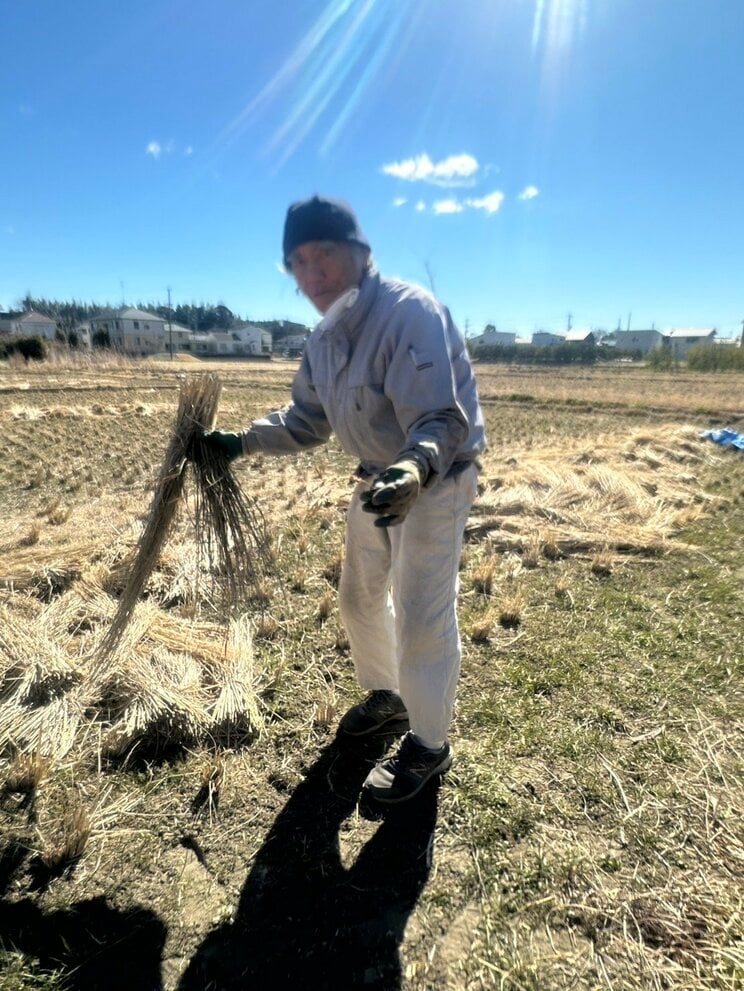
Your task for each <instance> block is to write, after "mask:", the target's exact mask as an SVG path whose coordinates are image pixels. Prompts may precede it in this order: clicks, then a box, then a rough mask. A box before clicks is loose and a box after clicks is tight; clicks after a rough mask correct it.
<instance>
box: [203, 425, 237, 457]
mask: <svg viewBox="0 0 744 991" xmlns="http://www.w3.org/2000/svg"><path fill="white" fill-rule="evenodd" d="M201 439H202V441H203V442H204V443H205V444H206V445H207V446H208V447H211V448H212V450H214V451H215V452H217V451H218V452H219V453H220V454H222V455H223V456H225V457H226V458H227V460H228V461H233V460H234V459H235V458H237V457H240V455H241V454H242V453H243V438H242V437H241V436H240V434H231V433H228V431H227V430H205V431H204V433H203V434H202V437H201Z"/></svg>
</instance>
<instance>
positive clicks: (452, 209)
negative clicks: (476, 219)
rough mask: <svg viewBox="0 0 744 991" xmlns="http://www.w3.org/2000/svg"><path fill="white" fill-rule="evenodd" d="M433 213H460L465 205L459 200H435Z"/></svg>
mask: <svg viewBox="0 0 744 991" xmlns="http://www.w3.org/2000/svg"><path fill="white" fill-rule="evenodd" d="M433 209H434V213H436V214H440V213H462V211H463V210H464V209H465V207H464V206H463V205H462V203H460V201H459V200H451V199H450V200H435V201H434V207H433Z"/></svg>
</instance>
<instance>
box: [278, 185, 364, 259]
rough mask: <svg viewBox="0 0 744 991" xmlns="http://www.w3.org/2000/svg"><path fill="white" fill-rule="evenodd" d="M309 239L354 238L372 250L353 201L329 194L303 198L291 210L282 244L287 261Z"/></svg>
mask: <svg viewBox="0 0 744 991" xmlns="http://www.w3.org/2000/svg"><path fill="white" fill-rule="evenodd" d="M306 241H350V242H352V243H353V244H359V245H361V246H362V247H363V248H366V249H367V250H368V251H369V250H370V248H369V242H368V241H367V238H366V237H365V236H364V234H363V233H362V229H361V227H360V226H359V221H358V220H357V218H356V214H355V213H354V211H353V210H352V209H351V207H350V206H349V204H348V203H345V202H344V201H343V200H332V199H329V198H327V197H325V196H313V197H311V198H310V199H309V200H300V201H299V202H297V203H293V204H292V206H291V207H290V208H289V210H287V218H286V220H285V221H284V241H283V245H282V246H283V250H284V264H285V265H288V264H289V256H290V255H291V254H292V252H293V251H294V249H295V248H299V246H300V245H301V244H304V243H305V242H306Z"/></svg>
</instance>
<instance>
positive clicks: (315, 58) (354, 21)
mask: <svg viewBox="0 0 744 991" xmlns="http://www.w3.org/2000/svg"><path fill="white" fill-rule="evenodd" d="M416 6H417V5H416V4H414V3H411V2H410V0H407V2H405V3H402V2H400V0H331V2H330V3H329V4H328V5H327V6H326V8H325V9H324V10H323V12H322V14H321V15H320V17H319V18H318V19H317V21H316V22H315V24H314V25H313V26H312V28H311V29H310V30H309V31H308V32H307V34H306V35H305V36H304V37H303V38H302V40H301V41H300V43H299V44H298V45H297V47H296V48H295V50H294V51H293V52H292V53H291V55H290V56H289V57H288V58H287V60H286V61H285V63H284V64H283V65H282V66H281V67H280V68H279V70H278V71H277V72H276V73H275V75H274V76H273V78H272V79H271V80H270V81H269V82H268V83H267V84H266V85H265V86H264V87H263V88H262V89H261V90H260V92H259V93H257V94H256V95H255V96H254V97H253V98H252V99H251V100H250V101H249V103H248V104H247V105H246V106H245V107H244V108H243V109H242V110H241V111H240V113H239V114H237V115H236V116H235V117H234V118H233V120H232V121H230V123H229V124H228V125H227V126H226V127H225V128H224V129H223V130H222V132H221V133H220V135H219V137H218V138H217V141H216V147H215V151H217V152H218V153H219V152H224V151H226V150H227V148H228V147H229V146H230V145H232V144H233V143H234V142H235V141H237V140H238V139H239V138H241V137H242V136H243V135H244V134H245V132H246V131H247V130H248V128H249V127H251V126H252V125H253V124H254V123H255V122H256V121H257V119H258V118H259V116H261V115H262V114H264V113H267V112H268V111H269V110H270V109H274V108H275V107H276V105H279V104H281V103H284V104H285V109H284V112H283V115H282V119H281V122H280V124H279V125H278V126H277V127H276V128H275V129H274V131H273V133H272V135H271V137H270V138H269V140H268V141H267V143H266V145H265V147H264V151H265V153H266V154H267V155H268V156H270V157H271V158H272V159H273V160H274V161H275V162H276V165H277V167H281V166H282V165H283V164H284V163H285V162H286V161H287V160H288V159H289V158H291V157H292V155H294V153H295V152H296V151H297V149H298V148H299V147H300V145H302V144H303V142H305V141H306V140H307V139H308V138H309V137H310V135H311V133H312V132H313V131H314V130H315V129H316V128H317V127H318V126H319V125H320V124H321V123H322V121H323V118H324V117H325V118H327V120H326V128H325V133H324V136H323V138H322V140H321V142H320V146H319V147H320V152H321V154H323V155H326V154H328V153H329V152H330V151H331V149H332V148H333V146H334V144H335V142H336V141H337V140H338V139H339V137H340V136H341V134H342V132H343V130H344V128H345V126H346V125H347V124H348V123H349V120H350V119H351V117H352V114H353V113H354V111H355V110H357V109H358V107H359V105H360V104H361V101H362V98H363V97H364V95H365V93H366V92H368V91H369V89H370V87H371V85H372V83H373V81H374V79H375V78H376V77H377V76H378V75H379V74H380V72H381V71H382V69H383V67H384V66H385V64H386V62H387V61H388V58H389V56H390V55H391V53H393V52H395V53H396V54H397V55H399V54H400V47H401V44H404V43H405V40H404V38H405V36H406V32H405V31H404V30H403V28H404V22H405V21H406V20H407V19H409V20H410V15H411V13H412V9H413V8H415V7H416ZM401 35H403V38H402V37H401ZM408 35H409V36H410V32H409V33H408ZM286 104H289V105H288V106H286Z"/></svg>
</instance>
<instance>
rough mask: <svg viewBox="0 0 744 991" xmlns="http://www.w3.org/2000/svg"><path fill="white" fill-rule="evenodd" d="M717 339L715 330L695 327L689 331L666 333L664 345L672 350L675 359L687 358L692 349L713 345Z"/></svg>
mask: <svg viewBox="0 0 744 991" xmlns="http://www.w3.org/2000/svg"><path fill="white" fill-rule="evenodd" d="M715 337H716V331H715V329H712V330H708V329H707V328H706V329H696V328H693V327H691V328H688V329H687V330H677V329H674V330H667V331H665V332H664V344H665V346H666V347H668V348H670V349H671V351H672V354H673V355H674V356H675V358H685V357H687V352H688V351H689V350H690V348H692V347H695V345H696V344H713V343H714V342H715Z"/></svg>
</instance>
